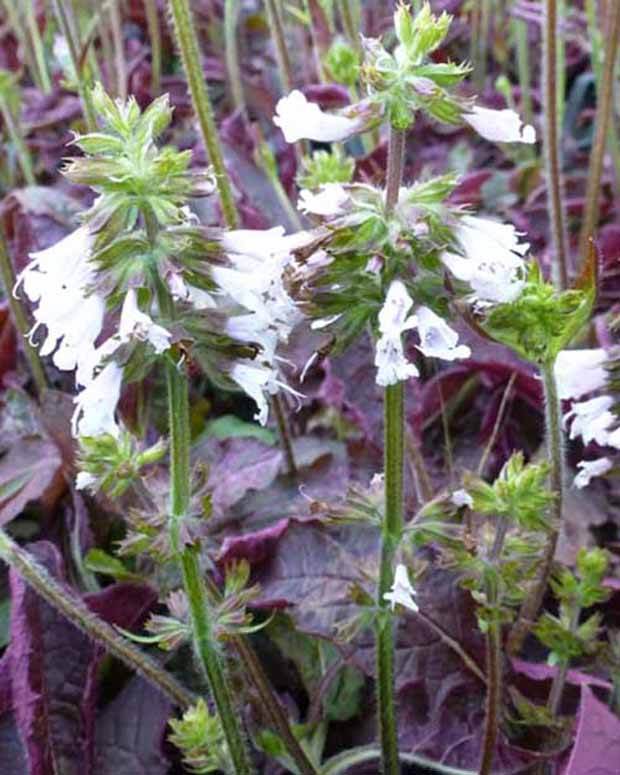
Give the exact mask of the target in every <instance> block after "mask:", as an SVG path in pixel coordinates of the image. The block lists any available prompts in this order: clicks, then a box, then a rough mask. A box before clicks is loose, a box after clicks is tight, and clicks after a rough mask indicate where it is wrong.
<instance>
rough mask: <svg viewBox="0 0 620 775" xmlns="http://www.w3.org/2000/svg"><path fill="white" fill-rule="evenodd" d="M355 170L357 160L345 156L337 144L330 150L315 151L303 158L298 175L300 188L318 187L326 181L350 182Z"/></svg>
mask: <svg viewBox="0 0 620 775" xmlns="http://www.w3.org/2000/svg"><path fill="white" fill-rule="evenodd" d="M354 171H355V160H354V159H352V158H350V157H348V156H345V155H344V152H343V151H342V149H341V147H340V146H338V145H335V146H334V147H333V148H332V149H331V150H330V151H315V152H314V153H313V154H312V156H305V157H304V158H303V168H302V170H301V172H299V174H298V175H297V185H298V186H299V187H300V188H318V187H319V186H322V185H324V184H325V183H350V182H351V180H352V179H353V173H354Z"/></svg>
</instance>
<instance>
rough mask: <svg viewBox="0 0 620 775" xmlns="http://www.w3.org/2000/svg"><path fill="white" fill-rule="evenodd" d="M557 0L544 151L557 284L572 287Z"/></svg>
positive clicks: (549, 12)
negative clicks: (564, 196) (562, 151)
mask: <svg viewBox="0 0 620 775" xmlns="http://www.w3.org/2000/svg"><path fill="white" fill-rule="evenodd" d="M557 43H558V15H557V0H545V5H544V17H543V107H544V154H545V171H546V183H547V201H548V205H549V213H550V217H551V247H552V251H553V258H554V263H553V270H554V279H555V282H556V285H558V287H559V288H562V289H564V288H567V287H568V245H567V239H566V226H565V223H564V206H563V202H562V171H561V165H560V128H559V121H558V118H559V117H558V113H559V106H558V85H557V84H558V77H557Z"/></svg>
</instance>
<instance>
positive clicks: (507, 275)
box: [441, 215, 530, 303]
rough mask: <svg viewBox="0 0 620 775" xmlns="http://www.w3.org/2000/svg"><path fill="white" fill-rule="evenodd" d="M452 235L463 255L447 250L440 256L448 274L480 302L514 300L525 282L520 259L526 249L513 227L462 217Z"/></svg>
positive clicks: (485, 219)
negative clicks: (460, 281) (471, 291)
mask: <svg viewBox="0 0 620 775" xmlns="http://www.w3.org/2000/svg"><path fill="white" fill-rule="evenodd" d="M454 236H455V238H456V241H457V243H458V244H459V246H460V247H461V250H462V252H463V255H458V254H457V253H454V252H452V251H449V250H446V251H444V252H443V253H442V255H441V260H442V261H443V263H444V264H445V265H446V266H447V268H448V269H449V270H450V271H451V272H452V274H453V275H454V276H455V277H456V278H458V279H459V280H463V281H464V282H467V283H469V284H470V285H471V287H472V289H473V291H474V294H475V296H476V298H477V299H478V300H479V301H481V302H499V303H504V302H510V301H514V300H515V299H516V298H517V297H518V296H519V294H520V293H521V290H522V288H523V285H524V283H525V280H524V278H523V274H524V267H525V264H524V261H523V258H522V257H523V256H524V255H525V254H526V253H527V251H528V250H529V247H530V246H529V244H527V243H520V242H519V235H518V234H517V231H516V230H515V228H514V226H512V225H510V224H504V223H497V222H496V221H491V220H489V219H487V218H477V217H474V216H471V215H466V216H464V217H463V218H461V219H460V222H459V224H458V226H457V227H456V229H455V230H454Z"/></svg>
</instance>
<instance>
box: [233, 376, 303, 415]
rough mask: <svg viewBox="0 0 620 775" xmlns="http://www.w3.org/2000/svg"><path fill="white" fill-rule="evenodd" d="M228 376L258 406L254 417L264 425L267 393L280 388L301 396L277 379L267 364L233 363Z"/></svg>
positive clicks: (272, 392) (267, 412) (266, 410)
mask: <svg viewBox="0 0 620 775" xmlns="http://www.w3.org/2000/svg"><path fill="white" fill-rule="evenodd" d="M230 377H231V378H232V379H233V380H234V381H235V382H236V383H237V384H238V385H239V387H240V388H241V389H242V390H243V391H244V393H247V394H248V395H249V396H250V398H252V399H253V400H254V402H255V404H256V406H257V407H258V412H257V413H256V414H255V415H254V419H255V420H258V422H259V423H260V424H261V425H266V423H267V417H268V416H269V403H268V401H267V395H271V396H273V395H275V394H276V393H278V392H279V390H280V389H282V390H285V391H286V392H288V393H291V394H292V395H294V396H297V397H298V398H303V395H302V394H301V393H298V392H297V391H296V390H293V389H292V388H291V387H289V386H288V385H287V384H286V383H285V382H281V381H280V380H278V376H277V372H276V371H275V369H273V368H272V367H271V366H269V365H267V364H261V363H255V362H252V361H250V362H249V363H235V365H234V366H233V367H232V369H231V371H230Z"/></svg>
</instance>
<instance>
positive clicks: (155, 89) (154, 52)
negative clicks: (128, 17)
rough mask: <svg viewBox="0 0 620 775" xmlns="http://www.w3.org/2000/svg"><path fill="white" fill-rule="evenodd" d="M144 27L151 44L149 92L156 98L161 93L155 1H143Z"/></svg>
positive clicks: (158, 25) (157, 21) (157, 18)
mask: <svg viewBox="0 0 620 775" xmlns="http://www.w3.org/2000/svg"><path fill="white" fill-rule="evenodd" d="M144 10H145V13H146V25H147V27H148V31H149V40H150V42H151V92H152V94H153V97H157V96H158V94H159V93H160V91H161V61H162V57H161V26H160V24H159V14H158V12H157V2H156V0H144Z"/></svg>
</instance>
